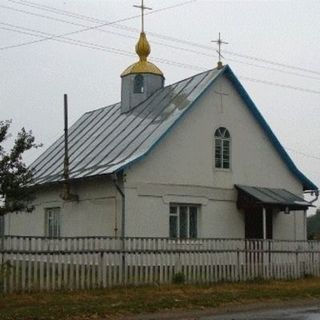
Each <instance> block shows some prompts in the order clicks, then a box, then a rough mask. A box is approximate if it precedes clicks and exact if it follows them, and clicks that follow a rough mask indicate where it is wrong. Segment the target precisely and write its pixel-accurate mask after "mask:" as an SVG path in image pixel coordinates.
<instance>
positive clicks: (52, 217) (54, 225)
mask: <svg viewBox="0 0 320 320" xmlns="http://www.w3.org/2000/svg"><path fill="white" fill-rule="evenodd" d="M60 234H61V213H60V208H47V209H46V236H47V237H49V238H58V237H60Z"/></svg>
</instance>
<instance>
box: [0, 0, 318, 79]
mask: <svg viewBox="0 0 320 320" xmlns="http://www.w3.org/2000/svg"><path fill="white" fill-rule="evenodd" d="M7 1H9V2H12V3H15V4H18V5H24V6H28V7H32V8H36V9H39V10H44V11H49V12H51V13H55V14H60V15H65V16H69V17H72V18H77V19H81V20H86V21H90V22H95V23H98V22H99V23H102V22H104V21H102V20H99V19H96V18H92V17H88V16H84V15H79V14H76V13H72V12H70V11H65V10H59V9H56V8H53V7H49V6H46V5H40V4H36V3H34V2H29V1H24V0H20V1H19V0H7ZM0 7H2V8H5V9H9V10H13V11H17V12H21V13H25V14H29V15H33V16H38V17H41V18H45V19H49V20H53V21H58V22H62V23H66V24H70V25H75V26H80V27H85V28H88V26H87V25H83V24H79V23H74V22H70V21H67V20H63V19H57V18H54V17H51V16H45V15H41V14H37V13H33V12H30V11H25V10H20V9H16V8H12V7H7V6H0ZM115 24H116V23H115ZM112 27H115V26H114V25H113V26H112ZM121 29H122V27H121ZM125 29H127V30H130V31H134V32H136V31H137V29H136V28H129V27H125ZM95 30H96V31H99V32H104V33H111V34H115V35H118V36H121V37H125V38H129V39H135V38H136V37H135V36H129V35H125V34H121V33H117V32H112V31H109V30H108V31H107V30H104V29H99V28H97V29H95ZM150 34H153V33H150ZM154 35H157V36H158V37H159V35H158V34H154ZM52 36H53V35H52ZM161 37H164V38H167V37H166V36H161ZM169 39H170V40H171V41H172V40H174V41H179V42H182V43H187V44H189V45H190V44H191V45H192V46H193V45H196V46H197V47H199V46H201V45H200V44H196V43H193V42H190V41H185V40H181V39H176V38H172V37H169ZM44 40H45V38H44ZM71 40H72V39H71ZM153 44H158V45H161V46H166V47H169V48H172V49H175V50H182V51H186V52H190V53H194V54H198V55H199V54H200V55H203V56H207V57H213V56H215V55H214V54H207V53H203V52H200V51H196V50H192V49H187V48H182V47H178V46H174V45H168V44H164V43H161V42H157V41H153ZM14 47H16V46H14ZM201 47H202V48H204V49H206V50H210V51H212V50H211V48H210V47H207V46H201ZM10 48H12V47H4V48H3V49H10ZM0 49H1V48H0ZM235 55H238V56H242V55H241V54H235ZM246 57H247V56H246ZM228 60H229V61H231V62H234V63H239V64H245V65H250V66H252V67H255V68H262V69H266V70H270V71H276V72H280V73H285V74H290V75H294V76H298V77H303V78H308V79H313V80H319V81H320V78H318V77H314V76H310V75H303V74H300V73H296V72H291V71H286V70H281V69H276V68H272V67H270V66H262V65H257V64H254V63H249V62H244V61H239V60H236V59H232V58H228Z"/></svg>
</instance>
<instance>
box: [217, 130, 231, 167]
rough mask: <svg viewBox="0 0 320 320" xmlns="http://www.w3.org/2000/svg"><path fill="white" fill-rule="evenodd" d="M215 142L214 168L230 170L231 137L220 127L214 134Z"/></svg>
mask: <svg viewBox="0 0 320 320" xmlns="http://www.w3.org/2000/svg"><path fill="white" fill-rule="evenodd" d="M214 140H215V152H214V156H215V167H216V168H219V169H230V154H231V150H230V149H231V137H230V133H229V131H228V130H227V129H226V128H223V127H220V128H218V129H217V130H216V132H215V134H214Z"/></svg>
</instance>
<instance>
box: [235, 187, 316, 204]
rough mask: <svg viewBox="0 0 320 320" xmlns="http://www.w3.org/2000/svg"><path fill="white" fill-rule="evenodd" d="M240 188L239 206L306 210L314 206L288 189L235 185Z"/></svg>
mask: <svg viewBox="0 0 320 320" xmlns="http://www.w3.org/2000/svg"><path fill="white" fill-rule="evenodd" d="M235 187H236V189H237V190H238V206H239V207H242V208H245V207H249V206H251V207H252V206H253V207H257V206H260V207H263V206H265V207H273V208H279V209H280V210H286V209H287V208H288V209H289V210H305V209H307V208H308V207H312V204H311V203H310V202H307V201H305V200H304V199H303V198H302V197H299V196H297V195H295V194H293V193H292V192H290V191H288V190H286V189H277V188H264V187H253V186H245V185H239V184H237V185H235Z"/></svg>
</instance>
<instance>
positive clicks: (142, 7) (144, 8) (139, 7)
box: [134, 0, 152, 32]
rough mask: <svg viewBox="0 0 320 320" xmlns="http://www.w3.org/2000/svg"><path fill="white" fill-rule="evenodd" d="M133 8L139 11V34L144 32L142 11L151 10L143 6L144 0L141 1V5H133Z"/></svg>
mask: <svg viewBox="0 0 320 320" xmlns="http://www.w3.org/2000/svg"><path fill="white" fill-rule="evenodd" d="M134 7H135V8H138V9H141V32H144V10H152V8H149V7H146V6H145V5H144V0H141V5H140V6H139V5H137V4H135V5H134Z"/></svg>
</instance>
